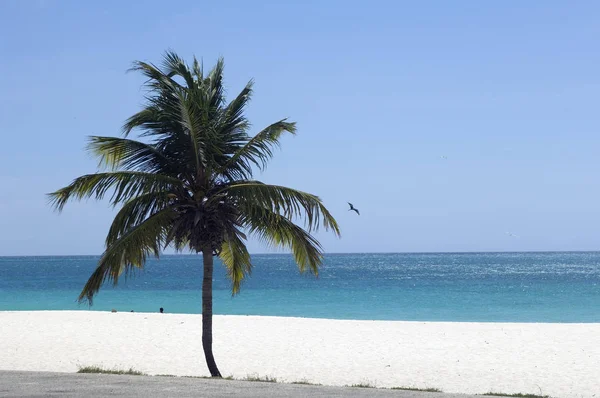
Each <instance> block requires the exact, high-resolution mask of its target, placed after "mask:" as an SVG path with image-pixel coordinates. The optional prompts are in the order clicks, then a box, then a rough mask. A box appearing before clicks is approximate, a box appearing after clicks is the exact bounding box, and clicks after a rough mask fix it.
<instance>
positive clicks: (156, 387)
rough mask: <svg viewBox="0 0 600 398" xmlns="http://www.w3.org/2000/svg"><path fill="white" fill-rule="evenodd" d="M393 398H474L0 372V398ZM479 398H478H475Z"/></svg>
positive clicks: (471, 397)
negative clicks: (236, 397) (235, 397)
mask: <svg viewBox="0 0 600 398" xmlns="http://www.w3.org/2000/svg"><path fill="white" fill-rule="evenodd" d="M233 396H238V397H255V398H269V397H302V398H304V397H308V398H313V397H357V398H358V397H360V398H367V397H369V398H370V397H375V398H378V397H396V398H475V397H476V396H475V395H461V394H440V393H424V392H414V391H396V390H378V389H372V388H352V387H324V386H323V387H322V386H306V385H295V384H283V383H261V382H246V381H229V380H209V379H196V378H185V377H160V376H125V375H101V374H77V373H48V372H13V371H0V397H144V398H150V397H211V398H212V397H216V398H219V397H233ZM477 398H481V397H477Z"/></svg>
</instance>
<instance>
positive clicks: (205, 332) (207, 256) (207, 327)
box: [202, 249, 222, 377]
mask: <svg viewBox="0 0 600 398" xmlns="http://www.w3.org/2000/svg"><path fill="white" fill-rule="evenodd" d="M202 262H203V265H204V276H203V278H202V348H203V349H204V357H205V358H206V365H207V366H208V370H209V371H210V375H211V376H212V377H222V376H221V372H219V368H217V363H216V362H215V358H214V356H213V352H212V278H213V253H212V250H210V249H208V250H207V249H204V250H202Z"/></svg>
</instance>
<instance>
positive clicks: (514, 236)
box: [505, 232, 519, 238]
mask: <svg viewBox="0 0 600 398" xmlns="http://www.w3.org/2000/svg"><path fill="white" fill-rule="evenodd" d="M505 233H506V235H508V236H510V237H513V238H518V237H519V236H518V235H515V234H513V233H512V232H505Z"/></svg>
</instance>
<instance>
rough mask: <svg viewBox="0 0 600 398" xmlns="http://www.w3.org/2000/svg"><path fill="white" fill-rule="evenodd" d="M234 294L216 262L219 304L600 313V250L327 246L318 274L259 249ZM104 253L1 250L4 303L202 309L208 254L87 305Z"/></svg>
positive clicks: (543, 318) (347, 310) (15, 306)
mask: <svg viewBox="0 0 600 398" xmlns="http://www.w3.org/2000/svg"><path fill="white" fill-rule="evenodd" d="M252 258H253V263H254V271H253V274H252V276H251V278H249V279H248V280H247V281H246V282H245V283H244V285H243V287H242V291H241V293H240V294H239V295H238V296H236V297H231V293H230V287H229V282H228V281H227V279H226V275H225V271H224V269H223V267H222V266H221V264H220V263H218V260H217V264H216V267H215V280H214V289H215V290H214V310H215V313H216V314H243V315H276V316H298V317H319V318H338V319H380V320H422V321H479V322H485V321H492V322H600V253H596V252H593V253H465V254H455V253H451V254H329V255H327V256H326V258H325V262H324V265H323V268H322V270H321V273H320V275H319V278H315V277H314V276H311V275H309V274H306V275H300V274H299V273H298V270H297V268H296V266H295V264H294V262H293V259H292V257H291V256H289V255H283V254H282V255H254V256H253V257H252ZM96 261H97V257H92V256H68V257H0V310H77V309H82V310H87V309H92V310H103V311H106V310H110V309H112V308H115V309H117V310H118V311H130V310H134V311H136V312H142V311H143V312H157V311H158V309H159V307H164V308H165V312H171V313H199V312H200V310H201V300H200V287H201V279H202V278H201V277H202V270H201V266H202V259H201V257H200V256H194V255H186V256H163V257H161V258H160V260H155V259H152V260H150V261H149V262H148V263H147V265H146V268H145V270H143V271H140V272H137V273H136V274H135V276H133V277H129V278H128V279H127V280H125V279H122V280H121V282H120V283H119V286H118V287H116V288H113V287H112V285H105V286H104V288H103V289H102V290H101V292H100V293H99V294H98V296H97V298H96V299H95V301H94V305H93V306H92V307H91V308H89V307H88V306H87V305H79V304H78V303H77V301H76V299H77V296H78V294H79V292H80V290H81V288H82V287H83V285H84V283H85V282H86V280H87V278H88V276H89V275H90V274H91V272H92V271H93V269H94V267H95V265H96Z"/></svg>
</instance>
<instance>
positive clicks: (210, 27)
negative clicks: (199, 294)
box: [0, 0, 600, 255]
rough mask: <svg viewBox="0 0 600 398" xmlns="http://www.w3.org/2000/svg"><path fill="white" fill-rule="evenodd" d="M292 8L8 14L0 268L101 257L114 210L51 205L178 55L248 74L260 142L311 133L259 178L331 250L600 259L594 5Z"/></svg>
mask: <svg viewBox="0 0 600 398" xmlns="http://www.w3.org/2000/svg"><path fill="white" fill-rule="evenodd" d="M284 3H285V4H284ZM291 3H292V2H281V1H249V2H245V1H244V2H243V1H238V2H233V1H224V2H214V1H212V2H204V1H172V2H165V1H144V2H126V1H102V2H87V1H86V2H81V1H66V0H65V1H50V0H47V1H44V0H38V1H35V0H31V1H17V0H12V1H11V0H5V1H0V37H2V40H0V53H1V54H2V56H1V62H0V120H1V122H2V123H1V124H0V131H1V134H2V143H1V145H0V220H2V228H1V229H0V255H38V254H98V253H100V252H101V251H102V249H103V242H104V237H105V233H106V232H107V228H108V226H109V223H110V221H111V216H112V215H113V214H114V213H113V210H112V209H110V208H108V205H107V204H106V203H96V202H93V201H89V202H83V203H81V204H72V205H71V206H68V207H67V209H66V210H65V211H64V213H63V214H62V215H58V214H56V213H54V212H53V211H52V210H51V208H50V207H49V206H48V205H47V203H46V198H45V196H44V194H45V193H47V192H50V191H53V190H55V189H57V188H60V187H62V186H64V185H66V184H67V183H69V182H70V181H71V180H72V179H73V178H74V177H76V176H78V175H81V174H85V173H89V172H93V171H95V166H96V162H95V160H93V159H92V158H90V157H89V156H88V155H87V154H86V153H85V152H84V151H83V147H84V145H85V140H86V136H87V135H92V134H95V135H117V134H119V131H120V130H119V129H120V126H121V124H122V123H123V121H124V119H125V118H126V117H127V116H129V115H131V114H132V113H134V112H136V111H137V110H138V109H139V106H140V104H141V102H142V92H141V91H140V85H141V83H142V79H141V78H140V77H139V76H136V75H135V74H131V73H129V74H127V73H125V72H126V70H127V69H128V68H129V66H130V65H131V62H132V61H134V60H148V61H159V60H160V57H161V55H162V53H163V52H164V50H166V49H168V48H171V49H173V50H175V51H177V52H179V53H180V54H181V55H182V56H184V57H185V58H188V59H189V58H191V56H192V55H193V54H195V55H196V56H198V57H201V58H203V60H204V62H205V64H207V65H209V64H212V63H213V62H214V61H215V60H216V59H217V57H218V56H220V55H222V56H224V57H225V61H226V78H227V86H228V91H229V93H231V95H233V94H235V93H237V91H238V90H240V89H241V88H242V87H243V85H244V84H245V83H246V81H248V80H249V79H250V78H255V80H256V85H255V89H256V91H255V97H254V99H253V102H252V104H251V107H250V109H249V116H250V118H251V120H252V122H253V125H254V126H255V127H256V129H257V130H258V129H259V128H260V127H262V126H264V125H266V124H268V123H270V122H272V121H275V120H277V119H279V118H281V117H290V118H291V119H292V120H295V121H297V122H298V127H299V134H298V136H296V137H290V138H286V139H285V140H284V141H283V148H282V150H281V151H280V152H278V153H277V154H276V158H275V159H274V161H273V162H272V163H271V165H270V167H269V169H268V171H267V172H265V173H263V174H262V175H261V176H260V178H261V179H263V180H265V181H267V182H272V183H278V184H285V185H289V186H292V187H296V188H300V189H303V190H306V191H309V192H312V193H316V194H318V195H319V196H321V197H322V198H323V200H324V201H325V203H326V205H327V206H328V207H329V208H330V210H331V211H332V212H333V213H334V215H335V216H336V217H337V219H338V221H339V223H340V225H341V227H342V232H343V237H342V239H337V238H333V237H332V236H329V235H325V234H319V235H318V236H319V238H321V240H322V242H323V244H324V247H325V249H326V250H327V251H330V252H380V251H385V252H403V251H489V250H494V251H495V250H499V251H512V250H595V249H600V157H599V155H600V134H599V133H600V101H599V100H600V98H599V97H600V52H599V51H598V49H599V47H598V37H600V3H598V2H596V1H575V2H566V1H549V0H548V1H541V0H540V1H527V2H526V1H520V0H519V1H516V0H515V1H496V2H491V1H490V2H487V1H485V2H484V1H476V0H472V1H452V2H449V1H430V2H425V1H423V2H415V1H413V2H397V1H369V2H354V1H318V2H317V1H302V2H300V1H298V2H294V3H295V4H291ZM442 156H446V157H447V159H443V158H442ZM346 201H350V202H353V203H354V204H355V205H356V207H358V208H359V209H360V210H361V213H362V215H361V216H360V217H358V216H356V215H355V214H353V213H349V212H347V211H346V209H347V205H346ZM506 232H511V233H513V234H515V235H518V238H517V237H511V236H508V235H507V234H506ZM250 249H251V251H252V252H265V251H266V250H265V248H264V247H262V246H261V245H260V244H258V243H256V242H251V243H250Z"/></svg>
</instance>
